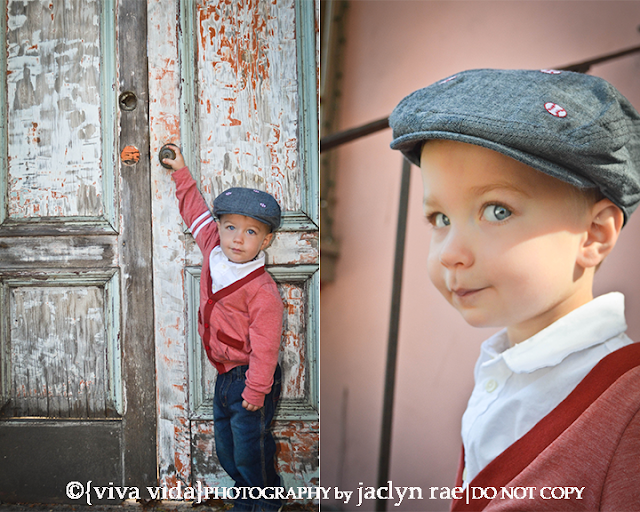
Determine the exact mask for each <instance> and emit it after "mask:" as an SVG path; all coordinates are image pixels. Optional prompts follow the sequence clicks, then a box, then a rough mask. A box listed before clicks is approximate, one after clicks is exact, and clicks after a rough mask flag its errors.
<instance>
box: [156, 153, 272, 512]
mask: <svg viewBox="0 0 640 512" xmlns="http://www.w3.org/2000/svg"><path fill="white" fill-rule="evenodd" d="M172 148H173V150H174V151H175V153H176V158H175V159H173V160H172V159H164V162H165V163H167V164H169V165H171V167H172V168H173V170H174V172H173V174H172V178H173V180H174V181H175V183H176V196H177V197H178V201H179V205H180V213H181V215H182V217H183V219H184V220H185V222H186V224H187V225H188V226H190V231H191V233H192V235H193V237H194V238H195V240H196V242H197V244H198V247H200V250H201V251H202V255H203V263H202V273H201V277H200V310H199V312H198V332H199V334H200V336H201V337H202V341H203V344H204V348H205V350H206V352H207V356H208V358H209V360H210V361H211V363H213V365H214V366H215V367H216V369H217V370H218V377H217V379H216V387H215V395H214V401H213V416H214V427H215V440H216V452H217V454H218V459H219V460H220V464H221V465H222V467H223V468H224V470H225V471H226V472H227V473H229V475H230V476H231V477H232V478H233V479H234V480H235V486H236V487H245V488H251V487H253V488H256V487H261V488H265V487H279V486H280V477H279V476H278V474H277V473H276V468H275V452H276V445H275V441H274V439H273V435H272V434H271V430H270V426H271V420H272V418H273V414H274V410H275V407H276V404H277V401H278V398H279V396H280V388H281V377H280V366H279V365H278V353H279V350H280V340H281V336H282V314H283V311H284V306H283V303H282V299H281V297H280V294H279V293H278V289H277V288H276V284H275V282H274V281H273V279H272V278H271V276H269V274H268V273H267V272H265V268H264V265H265V255H264V252H263V249H265V248H266V247H267V246H268V245H269V243H270V242H271V239H272V238H273V231H274V230H276V229H277V228H278V227H279V226H280V206H279V205H278V203H277V202H276V200H275V199H274V198H273V197H272V196H271V195H269V194H267V193H266V192H262V191H259V190H254V189H248V188H231V189H229V190H226V191H224V192H223V193H221V194H220V195H219V196H218V197H216V199H215V200H214V202H213V215H212V214H211V212H210V211H209V208H208V207H207V205H206V203H205V201H204V199H203V198H202V195H201V194H200V192H199V191H198V188H197V187H196V183H195V181H194V180H193V178H192V177H191V173H190V172H189V169H188V168H187V167H186V166H185V163H184V158H183V157H182V154H181V153H180V149H179V148H178V147H177V146H172ZM248 496H251V493H249V494H248ZM253 496H254V497H255V496H257V494H256V491H254V492H253ZM280 507H281V502H280V501H279V500H266V499H262V498H260V499H251V498H250V497H248V498H247V499H244V498H242V497H240V498H238V499H237V500H236V501H235V504H234V509H233V510H251V511H262V510H279V509H280Z"/></svg>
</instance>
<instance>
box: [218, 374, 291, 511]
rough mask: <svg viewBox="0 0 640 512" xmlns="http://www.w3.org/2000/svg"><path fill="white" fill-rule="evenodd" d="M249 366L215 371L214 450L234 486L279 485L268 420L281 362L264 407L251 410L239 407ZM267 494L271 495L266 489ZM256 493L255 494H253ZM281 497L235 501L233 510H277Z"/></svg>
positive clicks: (279, 384)
mask: <svg viewBox="0 0 640 512" xmlns="http://www.w3.org/2000/svg"><path fill="white" fill-rule="evenodd" d="M248 368H249V367H248V366H247V365H245V366H237V367H235V368H233V369H232V370H230V371H228V372H226V373H221V374H218V378H217V379H216V389H215V396H214V398H213V420H214V427H215V439H216V452H217V454H218V459H219V460H220V464H221V465H222V467H223V468H224V470H225V471H226V472H227V473H229V476H231V478H233V479H234V480H235V486H236V487H263V488H264V487H280V477H279V476H278V473H276V461H275V455H276V442H275V440H274V438H273V435H272V433H271V420H272V419H273V414H274V412H275V408H276V405H277V403H278V399H279V398H280V390H281V388H282V377H281V370H280V365H278V366H277V367H276V371H275V374H274V381H273V386H272V388H271V392H270V393H269V394H268V395H266V396H265V397H264V406H263V407H261V408H260V409H258V410H257V411H254V412H250V411H247V410H246V409H245V408H244V407H242V400H243V398H242V392H243V391H244V386H245V374H246V372H247V369H248ZM268 494H270V495H271V494H273V492H272V491H271V492H269V493H268ZM256 495H257V494H256V493H254V496H256ZM281 505H282V503H281V501H280V500H267V499H262V497H261V498H260V499H257V500H256V499H251V498H249V497H248V496H247V499H243V498H242V496H241V497H239V498H238V499H236V500H235V506H234V509H233V510H246V511H263V510H264V511H270V510H278V509H279V508H280V506H281Z"/></svg>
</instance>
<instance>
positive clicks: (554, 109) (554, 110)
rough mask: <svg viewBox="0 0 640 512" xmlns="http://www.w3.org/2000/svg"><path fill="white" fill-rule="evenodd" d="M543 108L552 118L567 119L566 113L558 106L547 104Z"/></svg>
mask: <svg viewBox="0 0 640 512" xmlns="http://www.w3.org/2000/svg"><path fill="white" fill-rule="evenodd" d="M544 108H546V109H547V112H549V114H551V115H552V116H556V117H567V111H566V110H565V109H563V108H562V107H561V106H560V105H556V104H555V103H552V102H548V103H545V104H544Z"/></svg>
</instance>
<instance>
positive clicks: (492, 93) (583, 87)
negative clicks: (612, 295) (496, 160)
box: [389, 69, 640, 223]
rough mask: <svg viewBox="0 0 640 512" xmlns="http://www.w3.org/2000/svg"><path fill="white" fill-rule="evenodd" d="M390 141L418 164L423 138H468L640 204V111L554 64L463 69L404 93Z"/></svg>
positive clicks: (625, 208) (596, 81) (624, 205)
mask: <svg viewBox="0 0 640 512" xmlns="http://www.w3.org/2000/svg"><path fill="white" fill-rule="evenodd" d="M389 124H390V126H391V128H393V141H392V142H391V147H392V148H393V149H399V150H401V151H402V152H403V153H404V155H405V156H406V157H407V158H408V159H409V160H410V161H411V162H412V163H414V164H416V165H418V166H419V165H420V154H421V153H420V149H421V147H422V144H423V143H424V141H427V140H432V139H447V140H454V141H460V142H467V143H470V144H475V145H478V146H482V147H486V148H489V149H492V150H494V151H498V152H499V153H502V154H504V155H507V156H510V157H512V158H515V159H516V160H518V161H520V162H522V163H524V164H526V165H529V166H530V167H533V168H534V169H537V170H539V171H542V172H544V173H546V174H548V175H550V176H552V177H554V178H558V179H560V180H562V181H565V182H567V183H569V184H571V185H573V186H575V187H577V188H578V189H583V190H585V193H586V194H587V195H589V194H591V192H587V191H588V190H590V189H594V188H597V189H598V190H599V191H600V193H601V194H602V196H603V197H606V198H608V199H610V200H611V201H612V202H613V203H614V204H615V205H616V206H618V208H620V209H621V210H622V212H623V214H624V220H625V223H626V221H627V220H628V218H629V216H630V215H631V213H632V212H633V211H634V210H635V209H636V207H637V206H638V204H640V114H638V112H637V111H636V110H635V109H634V108H633V106H632V105H631V103H630V102H629V101H628V100H627V99H626V98H625V97H624V96H622V94H620V92H618V91H617V90H616V89H615V88H614V87H613V86H612V85H611V84H609V83H608V82H607V81H605V80H603V79H601V78H598V77H594V76H590V75H584V74H581V73H574V72H570V71H555V70H539V71H527V70H496V69H478V70H471V71H463V72H461V73H458V74H457V75H454V76H452V77H449V78H447V79H445V80H441V81H440V82H437V83H435V84H433V85H430V86H429V87H425V88H424V89H420V90H418V91H415V92H414V93H412V94H410V95H409V96H407V97H406V98H404V99H403V100H402V101H401V102H400V103H399V104H398V106H397V107H396V108H395V109H394V111H393V113H392V114H391V116H390V117H389Z"/></svg>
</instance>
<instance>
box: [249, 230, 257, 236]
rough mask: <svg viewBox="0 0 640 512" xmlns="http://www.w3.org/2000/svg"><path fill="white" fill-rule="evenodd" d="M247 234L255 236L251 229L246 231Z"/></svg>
mask: <svg viewBox="0 0 640 512" xmlns="http://www.w3.org/2000/svg"><path fill="white" fill-rule="evenodd" d="M247 233H249V234H250V235H255V234H256V232H255V231H254V230H253V229H249V230H248V231H247Z"/></svg>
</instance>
